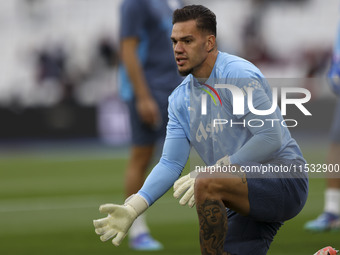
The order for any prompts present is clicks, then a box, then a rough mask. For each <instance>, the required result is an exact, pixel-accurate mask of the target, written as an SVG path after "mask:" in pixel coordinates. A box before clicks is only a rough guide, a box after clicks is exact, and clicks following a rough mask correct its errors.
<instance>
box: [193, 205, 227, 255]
mask: <svg viewBox="0 0 340 255" xmlns="http://www.w3.org/2000/svg"><path fill="white" fill-rule="evenodd" d="M197 213H198V218H199V224H200V244H201V252H202V254H203V255H227V253H226V252H224V251H223V247H224V240H225V237H226V234H227V230H228V224H227V223H228V222H227V212H226V209H225V206H224V204H223V203H222V201H213V200H205V201H204V202H203V203H202V204H200V205H197Z"/></svg>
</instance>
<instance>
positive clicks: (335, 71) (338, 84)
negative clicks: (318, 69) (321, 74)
mask: <svg viewBox="0 0 340 255" xmlns="http://www.w3.org/2000/svg"><path fill="white" fill-rule="evenodd" d="M328 79H329V84H330V86H331V88H332V90H333V92H334V93H335V94H336V95H338V96H340V56H339V57H334V58H333V61H332V65H331V68H330V70H329V72H328Z"/></svg>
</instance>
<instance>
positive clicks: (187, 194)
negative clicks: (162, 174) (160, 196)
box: [174, 155, 230, 208]
mask: <svg viewBox="0 0 340 255" xmlns="http://www.w3.org/2000/svg"><path fill="white" fill-rule="evenodd" d="M215 165H216V166H221V167H223V166H226V165H230V159H229V156H228V155H226V156H224V157H223V158H220V159H219V160H217V161H216V164H215ZM197 174H199V173H194V171H193V172H191V173H190V174H187V175H185V176H183V177H181V178H179V179H178V180H177V181H176V182H175V183H174V197H175V198H176V199H177V198H179V197H180V196H182V195H183V196H182V198H181V199H180V200H179V204H180V205H186V204H188V205H189V207H190V208H192V207H193V206H194V205H195V196H194V192H195V190H194V189H195V181H196V178H195V177H196V176H197ZM209 177H210V176H209Z"/></svg>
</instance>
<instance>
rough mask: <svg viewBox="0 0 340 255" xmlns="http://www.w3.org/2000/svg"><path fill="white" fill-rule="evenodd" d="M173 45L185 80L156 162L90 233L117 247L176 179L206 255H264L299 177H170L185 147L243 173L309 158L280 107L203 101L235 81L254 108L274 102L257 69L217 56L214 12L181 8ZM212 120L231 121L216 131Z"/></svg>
mask: <svg viewBox="0 0 340 255" xmlns="http://www.w3.org/2000/svg"><path fill="white" fill-rule="evenodd" d="M171 40H172V43H173V50H174V55H175V60H176V63H177V68H178V71H179V73H180V74H181V75H183V76H186V78H185V80H184V81H183V82H182V83H181V84H180V85H179V86H178V87H177V88H176V89H175V90H174V92H173V93H172V95H171V96H170V97H169V107H168V115H169V122H168V125H167V135H166V140H165V144H164V148H163V154H162V157H161V159H160V161H159V163H158V164H157V165H156V166H155V167H154V169H153V170H152V172H151V173H150V175H149V176H148V178H147V179H146V181H145V183H144V185H143V187H142V188H141V189H140V190H139V192H138V193H137V194H135V195H133V196H131V197H130V198H128V199H127V200H126V202H125V204H124V205H116V204H105V205H102V206H101V207H100V211H101V212H102V213H105V214H108V216H107V217H105V218H102V219H98V220H95V221H94V226H95V231H96V233H97V234H99V235H101V237H100V239H101V240H102V241H106V240H109V239H111V238H113V240H112V242H113V244H114V245H119V244H120V243H121V242H122V240H123V238H124V237H125V235H126V234H127V232H128V229H129V227H130V226H131V224H132V223H133V221H134V220H135V219H136V218H137V217H138V215H140V214H142V213H143V212H144V211H145V210H147V208H148V207H149V206H151V205H152V204H153V203H154V202H155V201H156V200H157V199H158V198H160V197H161V196H162V195H163V194H164V193H165V192H166V191H167V190H169V189H170V187H171V186H172V185H173V184H174V183H175V184H174V196H175V197H176V198H179V197H181V199H180V204H182V205H185V204H188V205H189V206H190V207H193V206H194V205H195V204H196V210H197V214H198V218H199V225H200V226H199V227H200V233H199V234H200V246H201V252H202V254H242V255H245V254H252V255H255V254H266V253H267V251H268V249H269V246H270V243H271V242H272V240H273V238H274V236H275V235H276V233H277V231H278V229H279V228H280V227H281V225H282V224H283V222H284V221H286V220H289V219H291V218H293V217H294V216H296V215H297V214H298V213H299V212H300V211H301V209H302V208H303V206H304V204H305V202H306V199H307V193H308V177H307V174H306V173H305V171H301V172H299V173H269V172H267V173H266V174H265V175H261V174H260V173H251V172H249V173H242V172H241V171H239V172H238V173H234V172H233V173H218V174H211V175H209V177H208V178H205V176H204V173H200V174H199V175H198V176H197V177H196V178H194V176H193V175H190V174H189V175H186V176H184V177H182V178H180V179H179V180H178V181H177V182H175V181H176V180H177V179H178V178H179V177H180V175H181V173H182V170H183V168H184V166H185V164H186V162H187V160H188V158H189V153H190V149H191V147H194V148H195V150H196V151H197V152H198V154H199V155H200V157H201V158H202V159H203V161H204V162H205V164H206V165H207V166H213V165H216V164H217V165H219V166H225V165H229V164H232V165H233V166H235V167H236V168H237V169H240V166H258V167H260V166H261V164H262V165H277V166H296V168H295V169H301V166H302V167H303V165H304V164H305V163H306V162H305V160H304V158H303V156H302V154H301V151H300V149H299V146H298V145H297V143H296V141H295V140H294V139H293V138H292V137H291V135H290V133H289V131H288V129H287V127H285V126H284V125H281V124H280V123H281V122H282V121H283V118H282V115H281V113H280V110H279V109H278V108H276V109H275V110H273V111H272V113H268V114H266V115H263V116H262V115H255V114H254V113H253V112H254V110H253V111H251V110H250V109H249V108H248V105H247V104H246V105H244V109H243V112H242V111H240V112H235V114H234V111H235V105H236V104H238V101H237V100H235V98H238V99H240V96H242V97H244V99H245V100H244V101H245V102H247V101H248V96H249V97H250V94H249V95H248V93H241V95H240V94H237V93H235V95H236V96H235V98H233V96H232V94H231V92H232V91H231V90H228V89H218V94H217V93H216V95H215V97H216V96H217V98H218V100H216V102H217V104H216V105H215V102H214V101H215V100H214V99H213V98H211V97H209V96H207V92H209V90H214V86H215V84H217V83H219V84H231V85H233V86H234V87H231V88H234V92H235V90H236V91H240V90H241V91H243V90H244V91H248V92H249V91H252V93H251V95H252V99H251V101H252V105H253V107H254V108H255V109H257V110H262V111H264V110H267V109H271V108H272V105H273V102H272V95H271V90H270V87H269V85H268V84H267V82H266V80H265V78H264V77H263V75H262V73H261V72H260V71H259V70H258V69H257V68H256V67H255V66H254V65H252V64H251V63H249V62H248V61H246V60H244V59H241V58H239V57H236V56H233V55H229V54H227V53H224V52H220V51H218V50H217V45H216V17H215V14H214V13H213V12H211V11H210V10H209V9H207V8H206V7H204V6H201V5H190V6H186V7H184V8H182V9H177V10H176V11H175V12H174V14H173V29H172V35H171ZM247 88H250V89H249V90H248V89H247ZM209 93H210V92H209ZM202 99H203V100H202ZM202 101H203V103H202ZM201 104H202V105H201ZM274 106H276V105H275V104H274ZM214 119H228V120H230V121H233V123H234V124H233V125H221V124H219V125H217V126H214V125H213V120H214ZM267 119H273V120H277V121H273V122H268V121H266V120H267ZM247 123H249V124H250V123H251V125H248V124H247ZM292 169H293V168H292Z"/></svg>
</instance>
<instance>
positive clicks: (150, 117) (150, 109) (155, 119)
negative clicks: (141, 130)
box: [136, 96, 161, 127]
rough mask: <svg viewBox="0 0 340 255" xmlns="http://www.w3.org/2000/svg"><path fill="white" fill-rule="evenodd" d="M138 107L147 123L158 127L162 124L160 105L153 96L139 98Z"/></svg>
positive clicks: (141, 116)
mask: <svg viewBox="0 0 340 255" xmlns="http://www.w3.org/2000/svg"><path fill="white" fill-rule="evenodd" d="M136 108H137V111H138V114H139V116H140V118H141V119H142V121H143V122H144V123H145V124H147V125H149V126H151V127H158V126H159V125H160V124H161V116H160V112H159V109H158V105H157V103H156V101H155V100H154V99H153V98H152V97H151V96H150V97H143V98H140V99H137V101H136Z"/></svg>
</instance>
